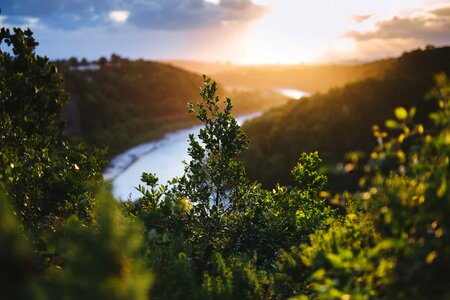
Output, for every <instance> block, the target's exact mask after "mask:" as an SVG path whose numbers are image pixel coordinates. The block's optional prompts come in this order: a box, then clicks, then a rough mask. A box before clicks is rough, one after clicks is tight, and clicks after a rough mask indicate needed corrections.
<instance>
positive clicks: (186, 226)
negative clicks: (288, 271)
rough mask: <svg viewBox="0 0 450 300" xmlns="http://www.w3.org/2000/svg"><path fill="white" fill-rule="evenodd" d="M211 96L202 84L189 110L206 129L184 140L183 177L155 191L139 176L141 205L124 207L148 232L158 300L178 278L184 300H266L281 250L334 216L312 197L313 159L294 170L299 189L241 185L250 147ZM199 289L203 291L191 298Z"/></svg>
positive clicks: (225, 105)
mask: <svg viewBox="0 0 450 300" xmlns="http://www.w3.org/2000/svg"><path fill="white" fill-rule="evenodd" d="M216 89H217V85H216V83H215V82H211V81H210V79H208V78H206V77H205V83H204V88H203V90H202V92H201V93H200V95H201V96H202V100H203V102H200V103H197V104H196V105H191V106H190V110H191V111H192V112H194V113H195V114H196V116H197V118H198V119H200V120H201V121H202V122H203V123H204V128H203V129H202V130H201V131H200V134H199V136H198V138H199V139H200V141H197V140H196V139H195V137H194V136H192V135H191V136H190V137H189V140H190V147H189V150H188V151H189V154H190V156H191V158H192V159H191V161H189V162H188V163H186V168H185V174H184V176H183V177H181V178H175V179H174V180H173V181H172V182H171V184H170V185H169V186H160V185H158V184H157V178H156V177H155V176H154V175H153V174H147V173H144V174H143V176H142V180H143V182H144V183H145V184H146V185H147V188H146V187H144V186H139V188H138V190H140V191H141V192H142V193H143V197H142V198H141V199H140V200H139V201H138V203H137V204H133V203H128V204H127V207H128V210H129V211H130V213H131V214H132V215H136V216H138V217H139V218H141V219H142V220H143V221H144V223H145V224H146V226H147V232H148V233H147V236H148V239H149V241H148V243H149V246H150V249H151V250H150V252H151V253H152V255H151V263H152V264H153V266H154V269H155V270H157V272H158V274H161V278H163V279H164V282H159V280H158V279H157V281H156V283H155V286H156V287H155V290H154V294H153V296H154V297H156V298H164V297H163V295H167V294H164V293H166V292H167V291H164V290H160V289H159V288H158V286H167V285H169V286H170V283H171V282H173V281H178V280H181V279H182V278H183V282H184V283H183V285H182V286H181V287H182V288H186V291H185V293H184V294H185V295H186V294H188V293H189V294H190V295H192V298H193V299H195V298H196V297H201V298H203V297H212V298H213V299H216V298H224V299H225V298H226V299H233V298H236V297H237V295H239V297H240V298H245V299H252V298H255V297H256V298H264V299H270V298H272V297H273V295H274V290H273V289H272V288H271V287H272V286H273V276H272V275H270V274H269V272H273V270H274V267H275V259H276V257H277V255H278V252H279V249H281V248H285V249H287V248H288V247H289V246H290V245H292V244H293V243H299V242H304V241H306V240H307V236H308V235H309V234H310V233H312V232H314V230H316V229H319V228H323V221H324V220H325V219H326V218H327V217H328V216H330V215H332V211H331V209H330V208H329V207H327V206H326V204H325V201H324V199H323V198H320V197H319V196H318V193H319V192H320V191H321V189H322V188H323V187H324V185H325V182H326V178H324V176H322V175H320V174H319V173H318V172H317V168H318V165H319V164H320V159H319V157H318V154H317V153H313V154H310V155H306V154H304V155H302V157H301V159H300V161H299V163H298V165H297V166H296V168H295V169H294V170H293V176H294V177H295V179H296V181H297V182H298V187H283V186H278V187H277V188H276V189H273V191H268V190H264V189H262V188H261V186H260V185H259V184H257V183H250V182H248V181H247V180H246V178H245V171H244V169H243V166H242V164H241V163H240V162H239V161H238V160H237V155H238V154H239V153H240V152H242V151H243V150H245V149H246V147H247V143H248V142H247V139H246V136H245V135H244V134H243V132H242V131H241V129H240V127H239V126H238V125H237V123H236V121H235V119H234V118H233V116H232V115H231V108H232V106H231V101H230V100H229V99H226V101H224V102H221V101H220V99H219V97H217V96H216ZM162 245H164V247H162ZM246 258H251V259H249V260H250V261H251V262H252V263H251V264H250V263H247V262H246V261H247V260H248V259H246ZM187 270H190V271H187ZM198 282H202V287H203V290H201V291H197V293H194V294H192V289H193V287H194V286H195V285H196V284H197V285H198ZM243 290H245V291H246V292H245V293H244V294H242V291H243ZM160 293H161V294H160ZM175 297H176V298H177V296H175Z"/></svg>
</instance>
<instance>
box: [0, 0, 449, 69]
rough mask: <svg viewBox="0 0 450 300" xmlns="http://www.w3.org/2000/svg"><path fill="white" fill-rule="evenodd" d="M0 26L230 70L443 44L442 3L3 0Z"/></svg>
mask: <svg viewBox="0 0 450 300" xmlns="http://www.w3.org/2000/svg"><path fill="white" fill-rule="evenodd" d="M0 8H1V12H2V14H1V15H0V24H1V25H2V26H5V27H13V26H18V27H29V28H30V29H31V30H32V31H33V32H34V33H35V37H36V39H37V40H38V41H39V42H40V45H39V47H38V49H37V53H38V54H39V55H45V56H48V57H49V58H50V59H52V60H57V59H68V58H70V57H77V58H80V59H81V58H86V59H88V60H90V61H91V60H93V59H98V58H100V57H102V56H103V57H110V55H111V54H112V53H116V54H118V55H120V56H122V57H127V58H130V59H132V60H136V59H144V60H152V61H162V62H165V61H187V62H199V63H213V64H217V63H220V64H232V65H236V66H261V65H274V66H276V65H301V64H306V65H311V64H313V65H317V64H319V65H320V64H330V63H339V64H346V63H347V64H355V63H366V62H373V61H377V60H380V59H389V58H394V57H398V56H399V55H401V54H402V53H404V52H408V51H411V50H414V49H418V48H420V49H422V48H424V47H426V46H427V45H433V46H436V47H441V46H446V45H449V44H450V35H449V34H448V32H450V3H449V1H447V0H445V1H443V0H412V1H406V0H396V1H387V0H386V1H379V0H378V1H377V0H370V1H365V2H364V3H360V2H357V1H352V0H343V1H341V2H340V3H328V2H327V1H326V0H319V1H315V2H307V1H303V0H301V1H294V0H285V1H276V0H253V1H252V0H171V1H164V0H141V1H130V2H125V1H119V0H118V1H110V2H109V1H102V0H95V1H87V0H80V1H78V2H77V3H73V2H71V1H69V0H62V1H58V2H54V1H46V2H43V3H42V2H41V3H39V1H37V0H23V1H21V2H20V3H17V1H13V0H6V1H5V4H3V5H0Z"/></svg>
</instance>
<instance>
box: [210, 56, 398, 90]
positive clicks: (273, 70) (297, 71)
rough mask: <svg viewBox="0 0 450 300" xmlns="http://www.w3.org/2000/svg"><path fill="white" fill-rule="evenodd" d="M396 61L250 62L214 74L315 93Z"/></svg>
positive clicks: (223, 79) (231, 81) (378, 72)
mask: <svg viewBox="0 0 450 300" xmlns="http://www.w3.org/2000/svg"><path fill="white" fill-rule="evenodd" d="M393 62H394V60H393V59H386V60H380V61H376V62H371V63H363V64H358V65H292V66H285V65H273V66H250V67H249V66H247V67H236V68H234V69H230V70H224V71H220V72H217V73H214V74H212V76H213V78H214V79H216V80H217V81H219V82H220V83H221V84H223V85H224V86H226V87H233V86H247V87H253V88H263V87H290V88H296V89H299V90H303V91H308V92H312V93H314V92H325V91H327V90H329V89H331V88H335V87H339V86H343V85H345V84H348V83H351V82H356V81H359V80H362V79H366V78H379V77H381V76H383V74H384V73H385V72H386V70H387V69H388V68H390V67H391V65H392V63H393Z"/></svg>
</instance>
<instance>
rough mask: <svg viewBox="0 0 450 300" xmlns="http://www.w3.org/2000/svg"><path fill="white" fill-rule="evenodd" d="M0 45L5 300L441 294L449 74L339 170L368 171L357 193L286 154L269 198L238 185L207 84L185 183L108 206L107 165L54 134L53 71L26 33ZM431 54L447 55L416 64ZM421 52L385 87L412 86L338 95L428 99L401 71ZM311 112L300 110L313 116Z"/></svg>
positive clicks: (227, 112)
mask: <svg viewBox="0 0 450 300" xmlns="http://www.w3.org/2000/svg"><path fill="white" fill-rule="evenodd" d="M0 46H1V50H0V106H1V110H0V130H1V132H2V134H1V135H0V146H1V148H0V151H1V152H0V180H1V181H0V185H1V189H2V191H3V192H2V194H1V195H0V244H1V245H2V246H1V247H0V261H1V262H2V268H0V283H1V286H2V289H1V290H0V293H1V294H0V295H1V298H2V299H286V298H291V297H294V298H295V299H448V298H449V297H450V289H449V287H448V283H449V282H450V277H449V273H448V269H449V267H450V236H449V230H450V223H449V220H448V215H449V213H450V211H449V210H450V194H449V191H448V186H449V179H450V168H449V154H450V81H449V79H448V78H447V77H446V75H445V74H444V73H439V74H438V75H437V76H435V78H434V80H435V83H434V86H433V87H431V88H430V89H429V90H427V91H424V93H428V95H429V98H430V100H429V101H430V102H428V103H430V104H429V105H428V106H426V107H418V108H417V110H416V109H410V108H409V107H402V106H397V105H400V104H401V103H394V104H393V106H394V108H393V110H392V111H393V113H392V115H389V117H388V118H389V120H388V121H387V122H386V125H387V126H386V127H385V126H384V125H383V123H384V122H380V123H379V126H375V127H373V128H372V129H373V135H374V136H373V137H370V135H371V134H370V133H366V134H367V138H366V139H367V140H370V139H375V140H377V144H375V146H374V147H373V148H372V149H371V151H369V155H368V158H367V160H366V161H364V162H362V161H360V160H358V161H357V160H356V159H355V160H352V161H351V163H349V164H347V165H346V168H344V171H345V172H350V171H351V170H352V168H357V164H359V163H363V164H364V165H365V166H364V168H363V171H364V173H363V174H362V175H361V177H360V179H359V180H358V181H359V185H358V189H357V191H355V192H342V193H337V194H335V193H332V192H329V191H327V182H328V181H331V180H332V178H331V179H328V178H327V176H326V175H324V174H323V173H322V172H320V168H321V166H322V165H323V163H327V162H326V161H325V162H323V161H322V159H321V157H320V155H321V154H320V153H318V152H311V153H297V156H298V160H297V163H296V164H295V165H294V167H293V168H292V171H291V176H292V178H293V183H292V184H290V185H288V186H283V185H276V187H275V188H273V189H272V188H271V189H265V188H264V187H263V186H262V185H261V184H260V183H258V182H256V181H250V180H248V179H247V177H246V171H245V168H244V165H243V164H242V163H241V162H240V161H239V160H238V156H239V155H241V154H242V153H243V152H244V151H245V150H246V149H247V148H248V146H249V139H248V138H247V136H246V135H245V134H244V132H243V131H242V130H241V128H240V127H239V126H238V125H237V123H236V121H235V119H234V117H233V115H232V102H231V100H229V99H226V100H223V99H222V98H221V97H220V98H219V97H218V96H217V93H216V92H217V84H216V83H215V82H213V81H212V80H210V79H209V78H206V77H205V78H204V84H203V87H202V89H201V91H200V100H199V101H198V102H194V103H192V104H190V105H189V111H190V112H191V113H192V114H193V115H194V116H195V117H197V119H198V120H199V121H200V122H203V123H204V125H205V126H204V129H203V130H202V131H201V132H200V134H199V136H198V137H195V136H193V135H191V136H190V148H189V154H190V156H191V157H192V160H191V161H190V162H189V163H187V164H186V166H185V173H184V175H183V176H182V177H180V178H175V179H173V180H172V181H171V182H170V183H169V184H167V185H159V184H158V180H157V178H156V177H155V175H153V174H151V173H144V174H143V175H142V183H141V185H140V186H139V189H140V190H141V192H142V197H141V198H140V199H139V200H138V201H136V202H126V203H118V202H116V201H115V200H114V199H112V198H111V196H110V195H108V193H107V192H106V191H105V188H104V186H103V183H102V176H101V168H102V166H103V162H102V153H101V152H99V151H97V150H95V149H94V148H91V146H86V145H84V144H83V143H78V144H76V143H75V141H74V140H67V139H66V137H65V136H64V134H63V132H64V129H65V125H64V120H63V113H62V112H63V108H64V105H65V103H66V102H67V100H68V95H67V93H66V92H64V90H63V89H62V88H61V84H62V81H61V76H60V75H59V74H58V71H57V68H56V67H55V66H54V65H53V64H52V63H51V62H49V60H48V59H47V58H44V57H40V56H37V55H35V53H34V51H35V47H36V46H37V43H36V42H35V40H34V39H33V36H32V32H31V31H29V30H26V31H22V30H21V29H18V28H16V29H14V31H12V32H11V31H10V30H8V29H4V28H2V29H1V30H0ZM440 51H447V49H440V50H439V49H435V50H433V51H429V52H428V51H427V52H426V55H428V56H427V57H434V55H437V56H439V54H440V53H443V52H440ZM433 53H434V54H433ZM422 54H423V53H422V52H413V53H412V54H409V55H411V56H409V55H406V56H404V60H403V62H404V63H405V64H406V66H405V67H403V68H399V69H397V70H398V73H397V75H395V76H398V77H395V78H397V80H398V81H395V80H394V79H393V82H398V83H403V82H408V78H409V72H411V76H412V77H411V78H412V80H413V82H414V83H415V84H416V85H403V86H401V85H400V84H398V85H395V84H392V85H389V82H390V81H389V80H387V79H383V80H368V81H364V82H362V83H358V84H355V85H352V86H350V87H346V88H343V89H340V90H337V91H336V92H337V93H344V91H348V90H350V91H351V90H352V88H354V87H355V86H356V87H357V88H358V89H362V87H363V86H364V87H367V88H368V89H369V88H370V87H371V84H373V82H375V84H376V87H377V88H373V90H374V91H376V92H380V91H388V90H389V87H395V91H396V92H397V93H399V94H401V92H399V91H398V90H397V89H401V88H405V87H406V88H408V87H410V88H411V89H412V88H413V87H414V88H415V87H416V86H420V87H423V88H426V85H428V84H430V83H431V81H432V79H431V78H428V77H426V78H425V77H420V76H417V77H416V76H415V75H414V74H418V73H414V72H415V70H414V68H419V70H420V71H421V72H424V70H427V68H428V67H429V66H430V65H429V62H427V63H424V64H423V65H415V64H414V65H409V67H408V64H407V60H408V57H416V55H417V57H420V56H421V55H422ZM431 61H432V60H431ZM401 64H402V59H400V60H399V65H400V66H401ZM444 66H445V65H444ZM447 66H448V65H447ZM441 67H442V66H441ZM428 70H430V72H434V69H433V68H432V67H429V69H428ZM393 72H394V71H393ZM424 73H426V72H424ZM393 76H394V75H393ZM422 80H423V81H425V83H423V85H421V84H422V83H421V82H422ZM383 83H385V84H386V86H384V85H383ZM410 84H411V83H410ZM359 85H360V86H359ZM371 91H372V89H369V90H367V94H369V93H370V92H371ZM415 91H416V92H417V93H420V92H422V91H421V90H420V88H417V89H416V90H415ZM348 93H349V96H350V95H351V94H352V93H350V92H348ZM329 95H331V92H330V94H328V96H327V95H319V96H315V97H316V99H317V101H318V105H322V106H321V107H322V108H323V109H326V106H324V104H321V102H320V101H324V100H321V99H325V97H330V96H329ZM356 95H357V94H356V93H355V95H354V96H356ZM389 95H390V94H389V93H388V92H385V94H384V95H380V96H373V97H374V99H375V98H376V99H378V98H379V97H380V98H381V96H389ZM403 95H404V94H403ZM415 97H417V98H415ZM421 97H423V93H421V94H419V95H413V97H412V99H411V101H415V100H414V99H418V98H421ZM308 101H311V100H304V101H302V102H301V104H305V105H304V106H305V107H307V108H308V107H310V106H312V103H308ZM337 101H338V100H336V102H337ZM355 101H356V100H355ZM386 101H388V100H386ZM389 101H390V99H389ZM311 102H312V101H311ZM412 103H415V102H411V103H410V104H412ZM299 104H300V103H299ZM299 104H298V105H299ZM330 105H331V104H330ZM295 106H296V105H294V104H292V103H291V104H289V105H288V106H287V107H291V108H290V109H288V108H286V107H284V108H281V109H279V110H275V111H273V112H271V113H270V114H269V115H268V116H271V117H273V116H274V115H276V114H277V111H280V112H285V111H294V109H293V108H295ZM405 106H406V105H405ZM332 107H333V106H332ZM342 107H345V106H342ZM352 109H353V107H350V106H349V110H350V113H351V114H350V116H354V117H356V118H357V117H358V116H355V115H356V111H355V112H353V110H352ZM345 111H346V109H342V114H343V115H344V116H347V115H348V114H347V113H346V112H345ZM372 112H373V111H372ZM311 115H312V114H311ZM426 115H428V117H429V118H428V119H427V121H426V122H423V123H422V122H421V121H420V120H421V119H422V118H423V119H425V118H426ZM321 116H323V117H324V118H325V117H327V116H330V117H333V116H334V114H333V113H327V112H325V114H324V115H321ZM416 116H418V118H416ZM264 118H266V117H263V118H262V119H260V120H257V121H256V122H255V123H254V124H258V123H260V122H262V121H261V120H264ZM348 118H350V117H348ZM380 118H381V116H380ZM321 120H323V119H321ZM365 121H366V122H369V120H365ZM319 125H320V124H319ZM319 125H317V126H319ZM371 125H372V124H370V126H371ZM253 126H254V125H253ZM292 126H294V124H292ZM323 126H324V125H323ZM310 129H312V128H310ZM280 132H281V131H280ZM348 135H350V133H348ZM280 138H282V136H281V135H280ZM311 138H312V135H311ZM250 142H251V139H250ZM250 145H251V144H250ZM367 147H369V146H367ZM354 150H360V149H354ZM325 157H327V156H325ZM269 159H270V158H269V157H268V160H269ZM330 183H332V182H330ZM136 184H137V185H138V184H139V183H136Z"/></svg>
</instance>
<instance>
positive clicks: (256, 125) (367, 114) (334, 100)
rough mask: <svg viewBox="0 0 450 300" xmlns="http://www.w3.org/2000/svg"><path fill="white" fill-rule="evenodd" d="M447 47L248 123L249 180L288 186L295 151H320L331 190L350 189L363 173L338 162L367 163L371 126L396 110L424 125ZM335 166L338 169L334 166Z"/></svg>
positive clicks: (449, 68) (446, 63)
mask: <svg viewBox="0 0 450 300" xmlns="http://www.w3.org/2000/svg"><path fill="white" fill-rule="evenodd" d="M449 58H450V47H443V48H432V47H429V48H427V49H424V50H415V51H412V52H409V53H405V54H404V55H402V56H401V57H399V58H398V59H396V60H395V62H393V63H392V66H391V68H390V69H389V70H388V71H386V73H385V74H384V75H383V76H382V77H380V78H378V79H377V78H371V79H366V80H362V81H359V82H356V83H352V84H349V85H346V86H344V87H340V88H336V89H332V90H330V91H328V92H327V93H323V94H316V95H313V96H311V97H308V98H303V99H302V100H301V101H291V102H290V103H288V104H286V105H284V106H282V107H279V108H275V109H273V110H271V111H269V112H268V113H266V114H264V115H263V116H261V117H259V118H256V119H253V120H251V121H250V122H247V123H246V124H245V126H244V131H245V132H246V133H247V134H248V136H249V139H250V142H251V143H250V145H251V146H250V149H249V151H247V152H246V153H244V154H243V155H242V159H243V161H244V164H245V166H246V169H247V170H248V174H249V176H250V178H251V179H257V180H259V181H260V182H262V183H263V184H264V185H265V186H267V187H270V186H274V185H275V184H276V183H278V182H281V183H284V184H290V183H292V179H291V178H290V176H289V170H291V169H292V167H293V166H294V165H295V163H296V160H297V156H298V153H301V152H311V151H319V153H320V154H321V157H322V158H323V159H324V160H325V161H326V162H327V164H328V165H329V169H328V175H329V176H331V178H333V180H332V183H330V186H329V187H330V188H332V189H333V190H344V189H353V190H354V188H355V187H356V183H357V180H358V178H359V176H360V175H361V174H362V170H360V169H355V170H353V171H352V172H351V173H350V174H348V173H346V172H343V170H344V168H345V161H344V164H338V163H339V162H341V161H342V160H343V159H344V157H345V155H346V154H347V153H349V152H353V155H348V159H349V161H350V160H352V159H356V158H355V157H356V156H358V157H359V158H360V159H362V160H363V161H365V160H367V158H368V154H369V153H370V151H371V149H372V148H373V147H374V146H375V145H376V140H375V139H373V137H372V135H371V132H372V126H373V125H375V124H382V123H383V122H384V120H385V119H386V118H389V117H391V116H392V112H393V111H394V109H395V108H396V107H398V106H404V107H405V108H407V109H409V108H410V107H412V106H415V107H417V108H419V111H418V113H417V115H416V116H415V118H416V120H417V121H418V122H428V121H427V118H428V114H429V113H430V112H431V111H432V110H434V109H435V108H436V103H435V102H433V101H426V94H427V92H428V91H429V90H430V89H431V87H432V86H433V84H434V83H433V82H434V79H433V78H434V75H435V74H436V73H438V72H445V73H446V74H450V59H449ZM337 164H338V165H337Z"/></svg>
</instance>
